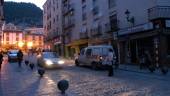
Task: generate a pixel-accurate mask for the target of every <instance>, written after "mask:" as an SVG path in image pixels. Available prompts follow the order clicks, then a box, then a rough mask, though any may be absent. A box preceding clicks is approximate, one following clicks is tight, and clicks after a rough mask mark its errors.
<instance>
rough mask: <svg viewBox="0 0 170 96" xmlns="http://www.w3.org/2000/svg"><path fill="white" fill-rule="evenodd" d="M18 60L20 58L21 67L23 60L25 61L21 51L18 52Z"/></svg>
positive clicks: (19, 64)
mask: <svg viewBox="0 0 170 96" xmlns="http://www.w3.org/2000/svg"><path fill="white" fill-rule="evenodd" d="M17 58H18V66H19V67H21V63H22V60H23V53H22V51H21V50H19V51H18V53H17Z"/></svg>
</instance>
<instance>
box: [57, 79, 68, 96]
mask: <svg viewBox="0 0 170 96" xmlns="http://www.w3.org/2000/svg"><path fill="white" fill-rule="evenodd" d="M57 86H58V89H59V90H60V91H61V94H65V91H66V90H67V89H68V87H69V82H68V81H67V80H61V81H59V82H58V84H57Z"/></svg>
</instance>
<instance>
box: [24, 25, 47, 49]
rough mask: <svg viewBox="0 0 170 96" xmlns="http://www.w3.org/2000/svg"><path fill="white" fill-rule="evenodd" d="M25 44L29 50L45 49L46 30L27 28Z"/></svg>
mask: <svg viewBox="0 0 170 96" xmlns="http://www.w3.org/2000/svg"><path fill="white" fill-rule="evenodd" d="M24 42H25V44H26V48H27V49H43V48H44V29H43V28H27V29H25V30H24Z"/></svg>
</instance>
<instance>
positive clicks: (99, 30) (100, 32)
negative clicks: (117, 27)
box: [91, 26, 102, 36]
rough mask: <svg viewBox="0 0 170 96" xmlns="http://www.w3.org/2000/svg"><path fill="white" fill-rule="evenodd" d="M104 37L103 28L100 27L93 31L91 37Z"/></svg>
mask: <svg viewBox="0 0 170 96" xmlns="http://www.w3.org/2000/svg"><path fill="white" fill-rule="evenodd" d="M99 35H102V28H101V26H98V27H97V28H93V29H91V36H99Z"/></svg>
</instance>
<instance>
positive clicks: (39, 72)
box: [38, 69, 45, 77]
mask: <svg viewBox="0 0 170 96" xmlns="http://www.w3.org/2000/svg"><path fill="white" fill-rule="evenodd" d="M44 73H45V70H44V69H38V74H39V75H40V77H43V75H44Z"/></svg>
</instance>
